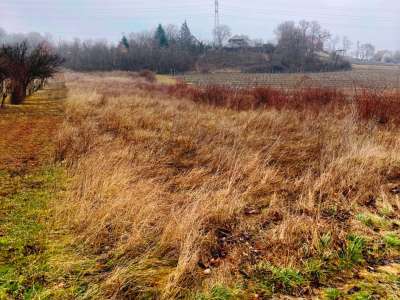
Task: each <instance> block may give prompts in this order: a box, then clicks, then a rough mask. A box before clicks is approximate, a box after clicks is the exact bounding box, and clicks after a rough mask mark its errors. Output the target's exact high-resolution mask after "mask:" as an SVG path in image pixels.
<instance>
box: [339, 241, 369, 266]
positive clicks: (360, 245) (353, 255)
mask: <svg viewBox="0 0 400 300" xmlns="http://www.w3.org/2000/svg"><path fill="white" fill-rule="evenodd" d="M364 249H365V239H364V238H362V237H360V236H357V235H351V236H349V238H348V240H347V244H346V247H345V249H344V250H343V251H342V253H341V256H340V257H341V264H342V266H343V267H345V268H351V267H352V266H353V265H357V264H359V263H361V262H362V261H363V260H364V255H363V251H364Z"/></svg>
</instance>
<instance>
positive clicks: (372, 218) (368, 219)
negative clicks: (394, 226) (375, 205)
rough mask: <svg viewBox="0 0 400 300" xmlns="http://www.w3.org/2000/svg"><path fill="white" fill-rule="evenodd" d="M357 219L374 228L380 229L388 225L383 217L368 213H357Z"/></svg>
mask: <svg viewBox="0 0 400 300" xmlns="http://www.w3.org/2000/svg"><path fill="white" fill-rule="evenodd" d="M357 220H358V221H360V222H362V223H363V224H364V225H366V226H368V227H370V228H371V229H374V230H380V229H382V228H384V227H386V226H387V225H388V222H387V221H386V220H385V219H384V218H382V217H379V216H377V215H374V214H370V213H361V214H358V215H357Z"/></svg>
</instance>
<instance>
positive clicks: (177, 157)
mask: <svg viewBox="0 0 400 300" xmlns="http://www.w3.org/2000/svg"><path fill="white" fill-rule="evenodd" d="M60 78H63V80H65V83H66V87H67V88H68V90H69V92H68V95H66V93H65V92H66V90H65V86H64V84H63V83H62V82H60V81H58V83H56V84H54V83H53V85H51V86H49V87H47V89H45V90H43V91H40V92H39V93H37V94H35V95H34V96H33V97H31V98H29V99H28V101H27V102H26V103H25V104H23V105H22V106H18V107H17V106H10V105H8V106H7V107H6V109H5V110H2V111H0V118H1V119H0V120H1V127H0V132H1V134H2V137H4V138H3V139H2V140H1V143H2V144H1V152H0V158H1V160H0V208H1V211H0V216H2V218H1V219H0V299H7V300H8V299H168V300H169V299H195V300H229V299H254V300H255V299H271V298H272V299H349V300H356V299H398V298H399V295H400V288H399V282H400V277H399V275H400V265H399V263H400V214H399V211H400V198H399V197H400V156H399V151H398V149H399V147H400V144H399V139H398V136H399V134H400V126H399V123H397V121H396V120H397V114H394V115H393V114H388V115H387V116H388V119H387V120H386V121H385V122H383V121H382V120H381V119H380V118H376V117H375V115H372V116H369V115H365V116H364V115H363V114H362V112H364V111H366V112H370V107H369V105H371V103H372V104H373V105H375V106H373V107H372V108H373V110H374V111H375V110H376V108H378V110H382V106H379V105H378V106H376V105H377V104H376V101H375V100H371V101H370V99H369V98H368V97H369V96H371V97H372V96H373V94H366V96H365V99H364V100H365V101H366V102H360V104H358V105H356V104H355V103H350V102H348V101H347V100H345V99H343V97H342V95H341V94H340V93H336V92H331V91H324V90H305V91H302V92H299V93H295V94H293V95H288V94H284V93H280V92H276V91H273V90H270V89H260V90H256V91H254V90H252V89H251V90H243V91H242V93H241V94H240V93H239V94H238V93H237V92H235V91H234V92H233V90H231V89H218V88H212V89H204V90H200V89H198V90H197V89H196V88H195V87H192V86H185V85H182V84H179V83H178V84H176V85H174V82H173V81H171V80H169V79H168V78H166V77H162V78H159V80H160V79H161V82H162V83H163V84H160V83H155V82H153V81H147V80H146V79H145V78H140V77H138V76H136V75H135V74H127V73H124V72H113V73H97V74H96V73H94V74H80V73H69V72H67V73H66V74H65V76H62V77H60ZM367 96H368V97H367ZM64 97H67V98H66V99H65V100H62V102H61V99H63V98H64ZM382 97H383V96H382ZM314 98H318V99H314ZM57 99H59V100H57ZM242 99H245V101H243V100H242ZM260 99H261V100H260ZM307 99H308V100H307ZM382 99H383V100H385V101H386V102H385V103H386V104H385V105H389V104H390V105H391V107H392V110H391V111H395V110H394V109H395V108H396V109H398V107H399V105H398V103H399V99H398V96H397V95H395V96H393V97H392V96H385V97H384V98H382ZM306 100H307V101H306ZM364 100H363V101H364ZM367 100H368V101H367ZM259 101H261V102H260V103H259ZM302 102H306V103H302ZM246 103H247V104H246ZM254 103H259V104H257V105H256V106H254ZM282 103H283V104H282ZM365 107H367V108H365ZM378 115H379V114H378ZM392 117H393V119H392ZM395 121H396V122H395Z"/></svg>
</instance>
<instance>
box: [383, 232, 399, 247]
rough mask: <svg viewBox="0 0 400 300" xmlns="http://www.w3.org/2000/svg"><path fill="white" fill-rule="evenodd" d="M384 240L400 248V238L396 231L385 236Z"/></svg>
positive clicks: (387, 243)
mask: <svg viewBox="0 0 400 300" xmlns="http://www.w3.org/2000/svg"><path fill="white" fill-rule="evenodd" d="M383 241H384V242H385V244H386V245H388V246H390V247H393V248H400V238H399V237H398V236H397V234H394V233H390V234H387V235H386V236H385V237H384V238H383Z"/></svg>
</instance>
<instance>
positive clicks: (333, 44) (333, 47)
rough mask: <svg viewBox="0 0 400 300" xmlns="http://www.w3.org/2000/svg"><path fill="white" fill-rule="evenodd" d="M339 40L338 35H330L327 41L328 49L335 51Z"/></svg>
mask: <svg viewBox="0 0 400 300" xmlns="http://www.w3.org/2000/svg"><path fill="white" fill-rule="evenodd" d="M339 42H340V37H339V36H338V35H336V36H334V37H331V38H330V39H329V43H328V47H329V51H331V52H335V51H336V50H337V49H338V48H337V47H338V44H339Z"/></svg>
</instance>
